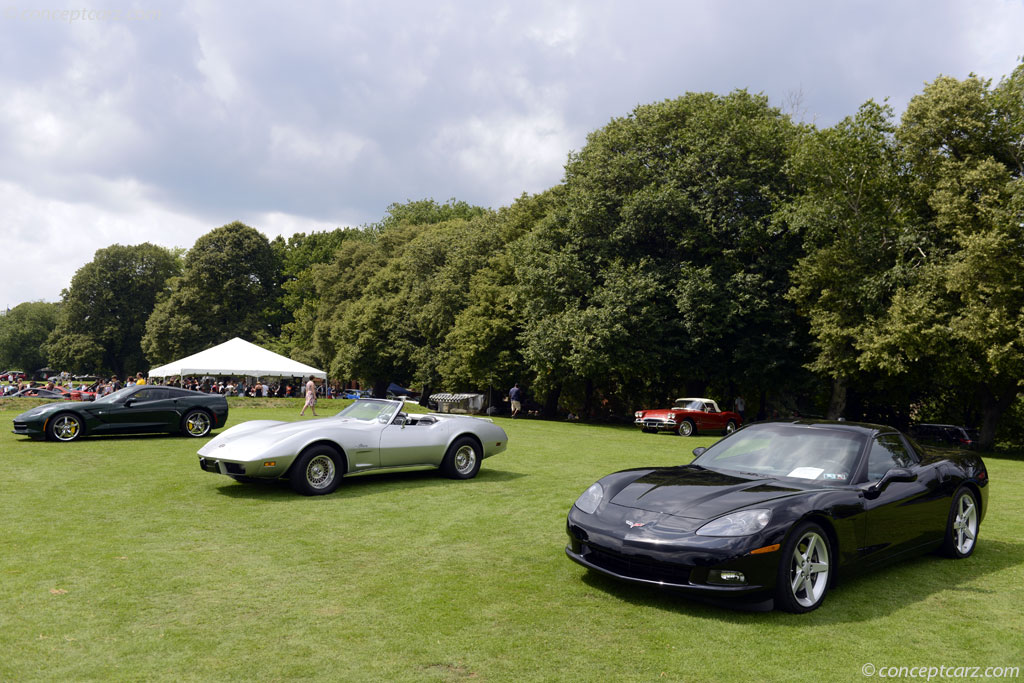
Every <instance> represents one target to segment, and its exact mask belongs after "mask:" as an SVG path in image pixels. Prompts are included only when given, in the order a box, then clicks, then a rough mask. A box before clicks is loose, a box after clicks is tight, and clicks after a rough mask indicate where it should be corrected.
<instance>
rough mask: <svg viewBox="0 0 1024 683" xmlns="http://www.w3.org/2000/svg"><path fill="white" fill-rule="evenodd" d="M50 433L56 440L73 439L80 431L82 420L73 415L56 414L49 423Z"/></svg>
mask: <svg viewBox="0 0 1024 683" xmlns="http://www.w3.org/2000/svg"><path fill="white" fill-rule="evenodd" d="M50 433H51V434H53V438H55V439H57V441H74V440H75V439H77V438H78V437H79V435H80V434H81V433H82V421H81V420H79V419H78V418H77V417H75V416H74V415H67V414H65V415H58V416H57V417H55V418H54V419H53V423H52V424H51V425H50Z"/></svg>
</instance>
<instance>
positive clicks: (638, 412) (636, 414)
mask: <svg viewBox="0 0 1024 683" xmlns="http://www.w3.org/2000/svg"><path fill="white" fill-rule="evenodd" d="M643 416H644V411H642V410H638V411H636V412H635V413H633V417H643Z"/></svg>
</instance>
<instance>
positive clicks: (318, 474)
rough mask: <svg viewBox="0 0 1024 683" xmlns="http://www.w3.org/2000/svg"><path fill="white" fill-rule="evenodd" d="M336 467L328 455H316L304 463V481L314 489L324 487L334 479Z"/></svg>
mask: <svg viewBox="0 0 1024 683" xmlns="http://www.w3.org/2000/svg"><path fill="white" fill-rule="evenodd" d="M335 476H337V469H336V468H335V466H334V460H332V459H331V457H330V456H329V455H317V456H314V457H313V458H311V459H310V461H309V464H308V465H306V481H307V482H308V483H309V485H310V486H312V487H313V488H315V489H325V488H327V487H328V486H330V485H331V483H332V482H333V481H334V477H335Z"/></svg>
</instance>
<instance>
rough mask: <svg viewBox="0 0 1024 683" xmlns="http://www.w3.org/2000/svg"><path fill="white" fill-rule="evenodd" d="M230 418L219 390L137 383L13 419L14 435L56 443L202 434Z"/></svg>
mask: <svg viewBox="0 0 1024 683" xmlns="http://www.w3.org/2000/svg"><path fill="white" fill-rule="evenodd" d="M227 419H228V402H227V400H226V399H225V398H224V397H223V396H220V395H219V394H203V393H200V392H198V391H189V390H188V389H178V388H176V387H162V386H147V385H139V386H135V385H132V386H128V387H125V388H124V389H121V390H120V391H115V392H114V393H112V394H107V395H106V396H103V397H102V398H98V399H96V400H95V401H89V402H88V403H85V402H71V401H68V402H60V403H48V404H46V405H42V406H38V407H36V408H32V409H31V410H27V411H25V412H24V413H22V414H21V415H18V416H17V417H16V418H14V433H15V434H22V435H24V436H30V437H33V438H46V439H53V440H55V441H74V440H75V439H77V438H79V437H81V436H83V435H86V434H96V435H99V434H140V433H145V432H181V433H182V434H185V435H186V436H194V437H202V436H206V435H207V434H209V433H210V430H212V429H219V428H220V427H223V426H224V423H225V422H227Z"/></svg>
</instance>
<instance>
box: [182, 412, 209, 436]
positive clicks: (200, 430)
mask: <svg viewBox="0 0 1024 683" xmlns="http://www.w3.org/2000/svg"><path fill="white" fill-rule="evenodd" d="M210 424H211V423H210V416H209V415H207V414H206V413H204V412H203V411H201V410H196V411H194V412H191V413H189V414H188V415H186V416H185V431H186V432H187V433H188V435H189V436H206V435H207V434H209V433H210Z"/></svg>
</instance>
